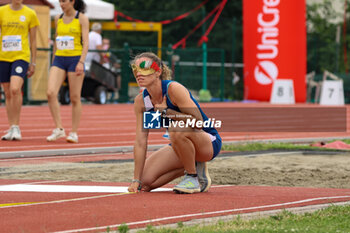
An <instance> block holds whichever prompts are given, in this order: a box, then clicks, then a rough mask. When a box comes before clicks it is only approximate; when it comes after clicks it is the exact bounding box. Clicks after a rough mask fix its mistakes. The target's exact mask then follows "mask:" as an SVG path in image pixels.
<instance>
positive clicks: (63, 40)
mask: <svg viewBox="0 0 350 233" xmlns="http://www.w3.org/2000/svg"><path fill="white" fill-rule="evenodd" d="M56 46H57V49H58V50H74V37H73V36H57V37H56Z"/></svg>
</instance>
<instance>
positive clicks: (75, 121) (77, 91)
mask: <svg viewBox="0 0 350 233" xmlns="http://www.w3.org/2000/svg"><path fill="white" fill-rule="evenodd" d="M83 81H84V74H82V75H79V76H77V75H76V73H75V72H68V82H69V95H70V100H71V103H72V132H74V133H76V132H77V131H78V127H79V123H80V117H81V100H80V98H81V88H82V86H83Z"/></svg>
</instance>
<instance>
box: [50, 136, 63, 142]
mask: <svg viewBox="0 0 350 233" xmlns="http://www.w3.org/2000/svg"><path fill="white" fill-rule="evenodd" d="M64 137H66V135H63V136H59V137H57V138H55V139H48V138H46V141H48V142H54V141H56V140H58V139H60V138H64Z"/></svg>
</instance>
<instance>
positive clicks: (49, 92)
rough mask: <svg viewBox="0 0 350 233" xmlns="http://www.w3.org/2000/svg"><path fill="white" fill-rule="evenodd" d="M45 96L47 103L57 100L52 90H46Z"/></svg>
mask: <svg viewBox="0 0 350 233" xmlns="http://www.w3.org/2000/svg"><path fill="white" fill-rule="evenodd" d="M46 95H47V99H48V100H49V101H50V100H54V99H56V98H57V94H56V93H55V92H54V91H52V90H47V92H46Z"/></svg>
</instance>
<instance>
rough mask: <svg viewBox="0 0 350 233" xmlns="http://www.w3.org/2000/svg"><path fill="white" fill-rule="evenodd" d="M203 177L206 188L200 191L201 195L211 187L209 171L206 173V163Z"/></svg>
mask: <svg viewBox="0 0 350 233" xmlns="http://www.w3.org/2000/svg"><path fill="white" fill-rule="evenodd" d="M204 175H205V178H206V180H207V184H206V187H205V188H204V189H203V190H202V189H201V193H205V192H208V190H209V188H210V186H211V178H210V176H209V171H208V166H207V163H206V162H205V163H204ZM200 183H201V182H200V180H199V184H200Z"/></svg>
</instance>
